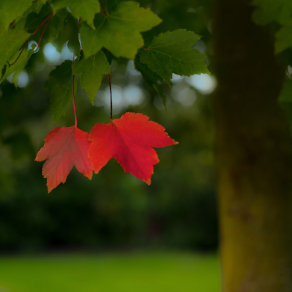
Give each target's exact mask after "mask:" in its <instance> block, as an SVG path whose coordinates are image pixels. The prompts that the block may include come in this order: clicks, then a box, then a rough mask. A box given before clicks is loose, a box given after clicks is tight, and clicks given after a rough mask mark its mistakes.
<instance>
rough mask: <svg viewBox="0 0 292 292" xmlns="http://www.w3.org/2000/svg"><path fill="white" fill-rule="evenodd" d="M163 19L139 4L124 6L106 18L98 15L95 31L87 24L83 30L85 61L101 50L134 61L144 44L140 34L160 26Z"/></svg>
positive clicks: (121, 4) (81, 31) (122, 4)
mask: <svg viewBox="0 0 292 292" xmlns="http://www.w3.org/2000/svg"><path fill="white" fill-rule="evenodd" d="M160 22H161V19H160V18H159V17H158V16H157V15H155V14H154V13H153V12H152V11H151V10H150V9H149V8H147V9H145V8H142V7H139V3H137V2H121V3H119V4H118V6H117V7H116V9H115V10H114V11H112V12H109V13H108V15H107V16H105V15H103V14H101V13H99V14H97V15H96V17H95V20H94V25H95V28H96V30H93V29H92V28H91V27H89V26H88V25H87V24H86V23H83V24H82V27H81V29H80V34H81V42H82V47H83V51H84V56H85V58H88V57H90V56H91V55H93V54H95V53H97V52H98V51H99V50H100V49H101V48H102V47H105V48H106V49H108V50H109V51H110V52H111V53H113V54H114V55H115V56H117V57H125V58H129V59H134V58H135V55H136V53H137V50H138V49H139V48H140V47H142V46H143V44H144V41H143V38H142V36H141V34H140V32H143V31H147V30H149V29H151V28H152V27H154V26H156V25H158V24H159V23H160Z"/></svg>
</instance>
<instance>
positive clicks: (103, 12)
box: [99, 0, 107, 16]
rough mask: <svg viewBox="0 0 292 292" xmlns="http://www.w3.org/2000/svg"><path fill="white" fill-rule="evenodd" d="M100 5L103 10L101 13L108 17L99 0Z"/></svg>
mask: <svg viewBox="0 0 292 292" xmlns="http://www.w3.org/2000/svg"><path fill="white" fill-rule="evenodd" d="M99 3H100V6H101V8H102V11H101V13H102V14H104V15H105V16H107V13H106V11H105V8H104V6H103V4H102V2H101V0H99Z"/></svg>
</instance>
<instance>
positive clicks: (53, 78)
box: [45, 61, 72, 122]
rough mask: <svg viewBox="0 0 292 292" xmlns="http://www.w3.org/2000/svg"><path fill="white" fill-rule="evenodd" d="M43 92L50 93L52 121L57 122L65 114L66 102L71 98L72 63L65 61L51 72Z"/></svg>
mask: <svg viewBox="0 0 292 292" xmlns="http://www.w3.org/2000/svg"><path fill="white" fill-rule="evenodd" d="M45 90H47V91H50V92H51V93H52V95H51V109H52V112H53V117H54V121H55V122H57V121H58V120H59V119H60V117H61V116H62V115H65V114H66V109H67V105H68V102H69V101H70V100H71V98H72V62H71V61H65V62H63V63H62V64H61V65H59V66H57V67H56V69H55V70H53V71H52V72H51V73H50V75H49V78H48V80H47V81H46V84H45Z"/></svg>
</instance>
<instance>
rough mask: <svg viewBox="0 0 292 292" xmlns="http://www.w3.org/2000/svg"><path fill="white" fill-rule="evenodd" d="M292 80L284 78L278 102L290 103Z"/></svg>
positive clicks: (291, 99)
mask: <svg viewBox="0 0 292 292" xmlns="http://www.w3.org/2000/svg"><path fill="white" fill-rule="evenodd" d="M291 93H292V80H286V81H285V83H284V86H283V88H282V91H281V93H280V96H279V102H281V103H284V102H291V103H292V94H291Z"/></svg>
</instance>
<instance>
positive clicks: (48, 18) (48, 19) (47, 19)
mask: <svg viewBox="0 0 292 292" xmlns="http://www.w3.org/2000/svg"><path fill="white" fill-rule="evenodd" d="M53 14H54V12H53V13H51V14H50V15H49V16H48V17H47V18H46V19H45V20H44V21H43V22H42V23H41V24H40V25H39V26H38V27H37V29H36V30H35V31H34V32H33V33H32V34H31V35H30V37H29V38H28V40H27V41H26V42H25V44H24V45H23V47H22V49H21V51H20V53H19V55H18V56H17V58H16V60H15V61H14V62H12V63H11V64H9V63H8V65H9V67H10V66H12V65H14V64H15V63H16V62H17V60H18V59H19V57H20V56H21V54H22V53H23V50H24V49H25V47H26V46H27V44H28V42H29V41H30V39H31V37H32V36H33V35H34V34H36V33H37V32H38V31H39V29H40V28H41V27H42V26H43V25H44V23H46V21H48V22H47V24H46V26H45V28H44V30H43V32H42V34H41V36H40V39H39V42H38V46H37V49H38V48H39V44H40V42H41V40H42V37H43V34H44V32H45V30H46V28H47V26H48V23H49V21H50V19H51V17H52V16H53Z"/></svg>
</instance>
